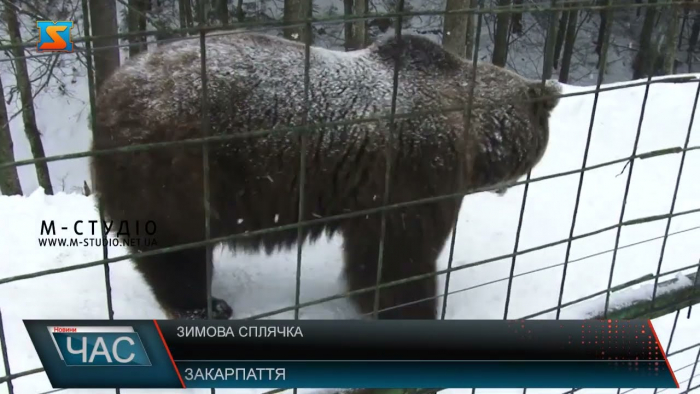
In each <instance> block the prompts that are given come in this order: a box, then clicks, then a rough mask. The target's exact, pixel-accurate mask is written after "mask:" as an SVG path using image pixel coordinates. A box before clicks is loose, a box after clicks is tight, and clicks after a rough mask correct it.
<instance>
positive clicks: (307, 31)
mask: <svg viewBox="0 0 700 394" xmlns="http://www.w3.org/2000/svg"><path fill="white" fill-rule="evenodd" d="M301 1H308V2H309V4H307V5H306V8H305V11H306V15H304V19H307V22H306V24H304V34H303V35H302V36H303V37H304V112H303V114H302V119H301V125H302V129H301V131H300V132H299V195H298V198H299V205H298V208H297V209H298V211H299V212H298V217H297V224H298V227H297V267H296V286H295V294H294V320H297V319H299V309H300V308H299V304H300V302H301V260H302V252H303V246H304V245H303V241H304V227H302V225H301V224H302V222H303V221H304V215H305V213H304V208H305V204H306V200H305V196H304V191H305V188H306V147H307V145H308V138H309V137H308V134H309V133H310V132H311V129H310V128H306V126H308V124H309V112H310V110H311V105H310V104H311V102H310V97H309V94H310V92H309V89H310V86H309V85H310V84H311V81H310V78H311V71H310V70H311V39H312V36H313V34H314V33H313V30H312V29H311V19H312V17H313V0H301ZM314 130H316V129H314ZM319 132H323V131H319ZM294 393H295V394H296V388H295V389H294Z"/></svg>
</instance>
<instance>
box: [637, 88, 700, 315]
mask: <svg viewBox="0 0 700 394" xmlns="http://www.w3.org/2000/svg"><path fill="white" fill-rule="evenodd" d="M699 96H700V82H698V88H697V89H696V90H695V101H693V110H692V111H691V113H690V121H689V122H688V132H687V133H686V135H685V143H684V144H683V152H681V163H680V165H679V166H678V175H677V176H676V185H675V187H674V189H673V198H672V200H671V209H670V210H669V214H670V215H672V214H673V211H674V210H675V209H676V199H677V197H678V188H679V187H680V185H681V177H682V176H683V166H684V165H685V154H686V153H687V149H688V145H689V143H690V134H691V133H692V132H693V123H694V122H695V111H696V110H697V108H698V97H699ZM631 170H632V168H630V171H631ZM671 220H672V218H671V217H669V218H668V219H667V220H666V229H665V230H664V239H663V241H661V252H660V253H659V264H658V265H657V267H656V278H655V279H654V290H653V293H652V295H651V308H652V309H653V308H654V303H655V302H656V293H657V292H656V290H657V287H658V284H659V274H660V273H661V265H662V263H663V261H664V253H665V252H666V241H667V240H668V232H669V230H670V229H671ZM696 278H697V277H696Z"/></svg>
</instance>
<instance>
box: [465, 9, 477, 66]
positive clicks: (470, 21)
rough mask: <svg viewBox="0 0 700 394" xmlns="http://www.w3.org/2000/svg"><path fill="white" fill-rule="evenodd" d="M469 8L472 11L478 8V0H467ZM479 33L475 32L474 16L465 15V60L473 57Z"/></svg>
mask: <svg viewBox="0 0 700 394" xmlns="http://www.w3.org/2000/svg"><path fill="white" fill-rule="evenodd" d="M469 8H470V9H472V10H474V9H477V8H479V0H469ZM480 33H481V32H477V31H476V14H468V15H467V37H466V38H465V40H466V42H467V48H466V52H467V59H472V57H473V56H474V41H475V39H476V34H480Z"/></svg>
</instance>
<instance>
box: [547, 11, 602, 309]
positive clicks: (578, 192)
mask: <svg viewBox="0 0 700 394" xmlns="http://www.w3.org/2000/svg"><path fill="white" fill-rule="evenodd" d="M605 6H606V7H607V8H606V10H605V13H606V17H605V19H606V20H607V23H606V24H605V26H604V27H603V43H602V47H601V50H600V67H599V68H598V80H597V81H596V85H595V87H596V88H595V93H594V94H593V108H592V109H591V120H590V121H589V122H588V134H587V136H586V147H585V148H584V150H583V163H581V173H580V175H579V178H578V188H577V189H576V202H575V203H574V213H573V216H572V218H571V227H570V228H569V240H568V242H567V243H566V254H565V255H564V268H563V270H562V275H561V284H560V286H559V300H558V301H557V315H556V318H557V320H558V319H559V318H560V317H561V304H562V302H563V300H564V287H565V285H566V274H567V272H568V268H569V258H570V257H571V244H572V237H573V236H574V230H575V228H576V219H577V218H578V209H579V205H580V203H581V191H582V190H583V177H584V175H585V172H584V171H583V169H584V168H586V165H587V164H588V152H589V150H590V147H591V138H592V137H593V125H594V124H595V116H596V113H597V110H598V99H599V98H600V86H601V85H602V84H603V80H604V78H605V71H606V68H607V60H608V49H609V47H610V36H611V35H612V29H611V28H610V26H611V25H612V22H613V20H612V19H613V12H612V8H611V6H612V0H607V2H606V3H605Z"/></svg>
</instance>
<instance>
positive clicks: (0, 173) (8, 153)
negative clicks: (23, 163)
mask: <svg viewBox="0 0 700 394" xmlns="http://www.w3.org/2000/svg"><path fill="white" fill-rule="evenodd" d="M0 92H2V95H1V96H2V98H3V100H2V103H0V123H2V124H0V126H2V127H0V163H12V162H13V161H15V152H14V151H13V150H12V148H13V144H12V134H10V121H9V119H8V117H7V107H6V106H5V100H4V98H5V94H4V93H5V89H4V88H3V86H2V80H1V79H0ZM0 194H4V195H6V196H12V195H15V194H19V195H22V184H21V183H20V182H19V175H18V174H17V167H7V168H3V169H0Z"/></svg>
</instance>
